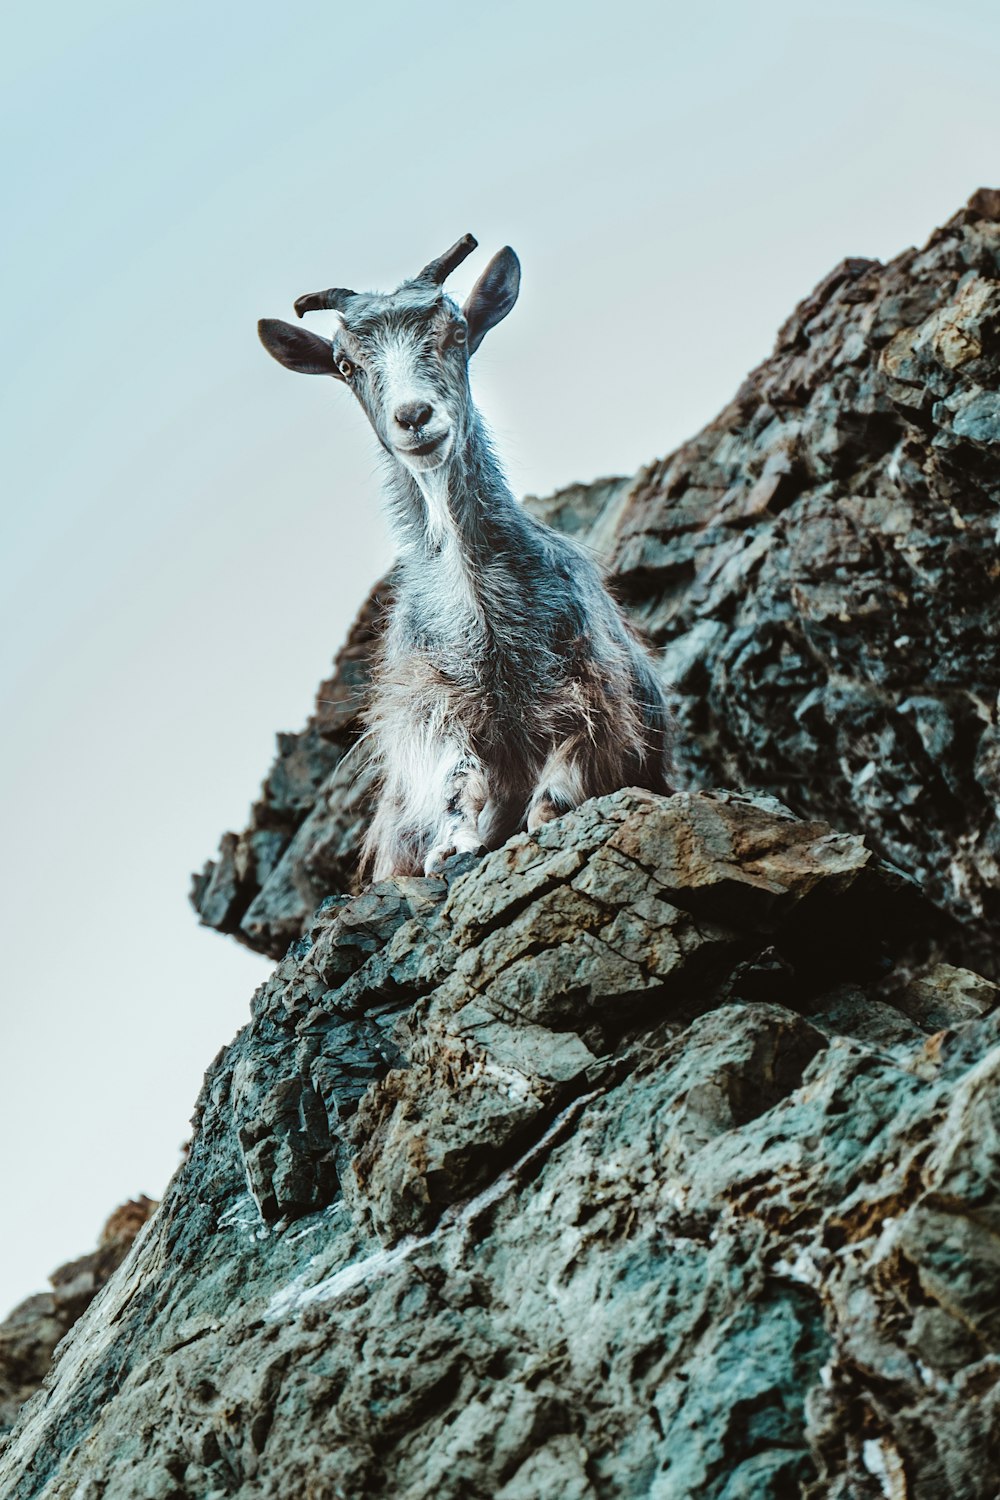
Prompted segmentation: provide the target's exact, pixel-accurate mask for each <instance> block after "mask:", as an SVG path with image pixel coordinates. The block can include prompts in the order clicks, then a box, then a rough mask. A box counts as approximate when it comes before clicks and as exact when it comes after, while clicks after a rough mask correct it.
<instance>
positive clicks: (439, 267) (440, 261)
mask: <svg viewBox="0 0 1000 1500" xmlns="http://www.w3.org/2000/svg"><path fill="white" fill-rule="evenodd" d="M478 243H479V241H478V240H476V239H473V237H472V235H471V234H463V235H462V238H461V239H460V240H456V241H455V243H454V244H453V245H452V247H451V249H450V250H446V251H445V252H444V254H443V255H439V256H438V258H437V260H432V261H431V262H430V263H429V264H428V265H426V266H424V269H423V270H422V271H421V273H420V275H419V276H417V277H416V278H415V279H416V280H417V281H429V282H430V283H431V284H432V286H440V285H441V283H442V282H443V281H444V279H445V277H446V276H450V275H451V273H452V271H454V269H455V267H456V266H460V265H461V264H462V262H463V260H465V258H466V256H469V255H471V254H472V252H473V250H475V248H476V246H477V245H478Z"/></svg>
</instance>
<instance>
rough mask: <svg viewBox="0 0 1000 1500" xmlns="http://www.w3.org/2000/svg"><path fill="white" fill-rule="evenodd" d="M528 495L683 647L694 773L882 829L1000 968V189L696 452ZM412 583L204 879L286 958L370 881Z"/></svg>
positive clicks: (702, 438)
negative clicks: (366, 726)
mask: <svg viewBox="0 0 1000 1500" xmlns="http://www.w3.org/2000/svg"><path fill="white" fill-rule="evenodd" d="M529 504H531V505H532V506H533V507H534V508H535V509H536V510H537V512H538V513H539V514H540V515H542V516H543V518H544V519H546V520H548V521H550V522H551V523H552V524H553V525H556V526H559V527H562V528H563V529H564V530H567V531H570V532H573V533H574V534H576V535H577V536H578V537H579V538H580V539H581V540H583V541H585V542H586V543H587V544H588V546H590V547H592V548H593V549H594V550H595V551H596V552H597V553H598V554H599V555H600V556H602V557H603V558H604V559H605V560H606V563H607V566H608V571H609V575H610V578H611V581H612V584H613V586H614V587H615V589H616V591H617V592H618V594H619V596H620V597H621V598H622V600H623V602H625V603H626V604H627V605H628V607H629V608H630V610H631V611H632V613H633V615H634V617H635V618H636V620H637V621H638V622H639V623H640V624H641V625H642V626H643V627H644V628H645V629H646V630H647V632H648V633H649V635H650V637H651V639H652V641H653V642H654V644H655V645H656V646H657V647H658V648H659V663H660V673H661V676H662V679H663V681H664V683H665V684H666V685H667V686H668V688H669V689H670V690H671V692H672V695H673V700H674V707H675V713H676V721H677V733H676V743H675V751H674V754H675V760H676V767H677V772H676V777H675V782H676V783H677V784H680V785H682V786H685V787H687V788H689V789H699V788H700V789H704V788H709V787H711V786H714V785H725V786H740V785H742V786H744V787H747V788H752V789H756V790H761V791H766V792H768V793H771V794H772V795H775V796H777V797H779V798H780V799H781V800H782V801H783V802H785V803H786V804H787V805H788V806H790V807H792V808H793V809H795V811H797V812H798V813H800V814H802V815H804V816H808V817H820V818H825V819H827V820H828V821H830V822H832V823H833V824H835V826H837V827H842V828H847V829H850V830H852V831H854V832H859V833H863V834H864V835H865V836H866V837H867V839H868V841H869V843H870V845H871V847H872V848H873V849H875V850H876V851H877V852H878V853H879V854H880V855H882V856H883V857H884V858H885V859H887V860H889V861H891V862H892V863H893V864H895V865H897V866H899V868H900V869H902V870H905V871H906V872H907V873H909V874H910V875H912V876H913V877H914V878H915V879H917V880H918V881H919V882H920V883H921V885H922V886H923V887H924V888H925V890H926V892H927V894H928V896H929V897H930V899H931V901H932V902H933V903H934V906H935V908H936V909H937V911H938V912H939V913H940V914H941V941H942V942H943V943H944V945H945V948H944V951H945V952H946V954H947V956H949V957H953V958H954V959H955V961H956V962H958V963H967V962H970V961H974V962H975V965H976V967H978V968H981V969H982V970H983V971H984V972H987V973H989V974H991V976H992V977H994V978H996V977H1000V940H998V936H997V934H998V932H1000V823H998V817H997V808H998V803H1000V729H998V720H997V706H998V693H1000V588H998V572H997V569H998V564H997V555H998V549H997V541H998V529H997V528H998V515H1000V512H998V506H1000V191H997V190H990V189H981V190H980V191H979V192H977V193H976V194H974V195H973V197H972V198H971V199H970V201H969V203H968V204H967V205H966V207H965V208H963V209H962V210H960V211H959V212H958V213H957V214H956V215H955V216H954V218H952V219H951V220H949V222H948V223H947V224H946V225H944V226H943V228H941V229H938V230H936V231H935V232H934V234H932V235H931V237H930V239H929V241H928V243H927V244H926V245H925V246H924V247H923V248H922V249H920V250H916V249H912V250H907V251H905V252H904V253H903V254H902V255H900V256H898V257H897V258H896V259H895V260H893V261H890V262H889V263H888V264H886V265H882V264H881V263H879V262H878V261H874V260H863V259H857V258H853V259H847V260H844V261H843V262H842V263H841V264H840V265H839V266H837V267H836V268H835V269H834V270H833V271H832V272H831V273H830V275H829V276H827V277H826V278H825V280H824V281H822V282H821V283H820V285H819V286H818V287H816V289H815V290H814V291H813V292H812V293H811V295H810V296H808V297H807V298H806V299H805V300H804V301H803V302H801V303H800V304H799V306H798V307H797V308H796V309H795V311H794V313H793V314H792V316H791V317H790V318H789V319H788V321H787V322H786V323H785V325H784V327H783V328H782V329H781V330H780V332H779V334H778V338H777V342H776V345H775V349H774V352H773V353H772V354H771V356H770V357H769V358H768V359H766V360H765V361H764V362H763V363H762V364H761V365H760V366H759V367H758V368H757V369H756V370H754V371H753V372H752V373H751V374H750V375H749V376H748V377H747V379H746V381H745V382H744V384H743V386H742V387H741V389H740V390H739V392H738V393H737V394H736V396H735V398H734V400H733V401H732V402H731V403H730V404H729V406H727V407H726V408H725V410H724V411H722V412H721V413H720V414H719V416H718V417H717V418H716V419H715V420H714V421H713V422H710V423H709V424H708V426H707V427H706V428H705V429H704V430H703V431H702V432H701V433H699V434H698V435H697V436H696V437H694V438H693V439H692V440H691V441H690V442H688V443H685V444H684V445H683V446H682V447H681V448H679V449H678V450H677V451H676V452H675V453H673V454H671V455H669V456H668V457H666V458H664V459H662V460H660V461H658V462H655V463H653V464H651V465H649V466H648V467H647V468H645V469H643V470H641V471H640V472H639V473H638V474H637V475H635V476H634V477H631V478H626V479H619V480H604V481H600V482H599V483H597V484H593V485H589V486H585V485H577V486H573V487H571V488H570V489H567V490H564V491H562V492H561V493H559V494H557V495H554V496H551V497H549V498H548V499H545V500H535V501H530V502H529ZM387 597H388V588H387V585H386V584H382V585H379V586H378V587H377V588H376V590H375V592H374V594H373V596H372V598H371V599H370V600H369V602H368V604H367V605H366V606H365V608H364V610H363V611H362V614H361V616H360V618H359V620H358V622H357V624H356V626H355V628H354V631H353V632H352V635H351V638H350V640H349V641H348V643H347V646H346V647H345V648H344V650H343V651H342V652H341V654H340V656H339V657H338V659H337V662H336V664H335V668H334V672H333V675H332V677H331V679H330V680H329V681H328V682H325V683H323V684H322V685H321V687H320V689H319V693H318V698H317V704H316V709H315V712H314V714H313V716H312V717H311V718H310V720H309V723H308V725H307V727H306V728H305V730H304V731H303V732H302V733H301V734H298V735H283V736H281V737H280V739H279V749H278V757H277V760H276V761H275V764H274V767H273V768H272V771H271V773H270V776H269V777H268V779H267V781H266V782H265V784H264V787H263V790H262V793H261V798H260V800H259V801H258V803H257V805H256V806H255V808H254V812H253V816H252V819H251V822H250V825H249V827H248V828H247V829H246V830H245V831H244V832H243V833H240V834H238V835H237V834H232V833H230V834H226V835H225V837H224V839H223V842H222V846H221V849H220V851H219V854H218V856H217V857H216V859H215V860H214V861H211V862H210V863H209V864H208V865H207V866H206V868H205V870H204V872H203V873H202V874H201V875H200V876H199V877H197V879H196V881H195V889H194V897H193V899H194V902H195V905H196V906H197V908H198V910H199V913H200V915H201V918H202V920H203V921H204V922H205V923H207V924H208V925H209V926H213V927H217V928H219V929H220V930H221V931H224V932H229V933H232V934H234V935H235V936H236V937H238V938H239V939H240V940H241V941H242V942H245V943H248V944H249V945H250V946H251V947H254V948H258V949H260V950H261V951H263V952H267V953H271V954H273V955H274V956H275V957H279V956H280V955H281V954H282V953H283V952H284V950H285V948H286V946H287V945H288V943H289V942H290V941H291V940H293V939H294V938H296V937H298V936H300V935H301V933H302V932H303V931H304V930H305V927H306V925H307V924H308V922H309V921H310V919H311V916H312V912H313V910H314V909H315V907H316V905H317V903H318V902H319V901H320V900H321V899H322V898H323V897H324V896H325V895H327V894H329V892H330V891H333V890H342V891H344V890H347V889H349V888H350V882H351V879H352V876H353V870H354V856H355V854H356V851H357V846H358V842H359V839H360V835H361V831H362V829H363V826H364V817H365V810H366V799H367V797H368V795H369V792H370V788H369V785H368V783H367V780H366V778H365V775H364V774H363V772H362V773H361V774H360V775H359V774H358V771H359V757H358V756H357V754H356V753H352V747H353V746H354V744H355V742H356V738H357V734H358V710H359V708H360V705H361V703H362V700H363V695H364V686H365V682H366V680H367V671H368V660H369V657H370V653H371V650H372V647H373V645H374V642H375V640H376V637H377V634H378V630H379V619H380V607H381V604H382V603H384V602H385V600H386V599H387Z"/></svg>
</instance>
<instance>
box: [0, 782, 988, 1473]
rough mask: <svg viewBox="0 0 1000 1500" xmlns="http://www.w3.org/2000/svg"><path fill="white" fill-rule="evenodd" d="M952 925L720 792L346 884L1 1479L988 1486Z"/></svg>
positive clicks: (961, 987) (978, 1257) (984, 1305)
mask: <svg viewBox="0 0 1000 1500" xmlns="http://www.w3.org/2000/svg"><path fill="white" fill-rule="evenodd" d="M925 924H926V910H925V909H924V907H923V906H922V903H921V900H920V898H919V896H918V895H917V894H916V892H915V891H914V889H913V887H912V886H910V885H909V883H908V882H906V881H904V880H903V879H901V878H900V877H899V876H898V875H897V874H896V873H894V872H892V871H890V870H887V869H886V868H885V867H884V866H882V865H880V864H879V863H878V862H877V861H876V860H875V859H874V858H873V856H872V855H871V854H870V852H869V851H868V850H867V849H866V848H865V846H864V844H863V843H862V841H861V840H860V839H859V838H857V837H856V836H853V835H850V834H842V833H836V832H833V831H832V830H831V829H830V828H829V827H828V826H827V825H825V824H822V823H819V822H804V821H801V820H799V819H796V818H795V817H793V816H792V815H790V814H789V813H788V812H787V811H785V810H784V809H782V808H781V807H780V805H778V804H776V803H774V802H773V801H771V800H769V799H767V798H759V797H758V798H752V797H747V796H741V795H736V794H726V793H719V794H703V793H698V794H688V793H679V794H677V795H675V796H673V797H671V798H658V797H655V796H654V795H652V794H650V793H645V792H636V791H631V792H630V791H626V792H622V793H618V794H616V795H615V796H614V797H609V798H603V799H600V800H598V801H594V802H591V803H588V804H586V805H585V806H584V807H582V808H580V809H578V810H577V811H576V812H575V813H572V814H569V815H567V816H566V817H564V818H562V819H559V820H558V821H556V822H554V823H551V824H549V825H547V826H546V827H545V828H544V829H542V830H540V831H539V833H537V834H535V835H533V836H531V837H528V836H527V835H520V836H518V837H517V838H515V839H513V840H512V841H511V842H510V843H509V844H508V845H507V846H505V847H504V848H503V849H501V850H498V851H496V852H495V853H493V854H491V855H489V856H487V857H486V858H485V859H483V860H482V861H480V862H479V863H478V864H470V862H469V860H468V857H465V862H464V863H463V861H461V860H459V861H457V862H455V863H454V864H453V866H452V869H451V871H450V872H448V873H447V874H446V876H445V877H444V878H436V879H409V880H401V881H389V882H385V883H383V884H381V885H378V886H374V887H372V888H371V889H370V890H368V891H366V892H365V893H364V894H362V895H360V896H357V897H353V898H339V897H335V898H333V899H331V900H330V901H328V902H327V903H325V905H324V907H323V908H321V910H320V911H319V912H318V913H317V914H316V915H315V916H314V918H313V919H312V921H311V922H310V923H309V925H308V930H307V932H306V933H305V935H304V936H303V938H302V939H301V940H300V941H299V942H298V943H297V944H296V945H295V946H294V947H293V948H292V949H291V950H290V952H289V953H288V955H287V956H286V957H285V958H284V959H283V961H282V962H281V963H280V964H279V965H278V967H277V968H276V970H275V973H274V975H273V976H272V978H271V979H269V980H268V981H267V983H266V984H264V985H263V986H262V987H261V989H260V990H259V991H258V992H257V994H256V996H255V997H254V1002H253V1018H252V1020H251V1021H250V1023H249V1024H248V1025H247V1027H246V1028H245V1029H244V1031H243V1032H242V1033H241V1034H240V1035H239V1036H238V1037H237V1038H236V1040H235V1042H234V1043H233V1044H232V1046H231V1047H229V1048H227V1049H226V1050H225V1051H224V1052H223V1053H221V1054H220V1056H219V1057H218V1058H217V1059H216V1061H215V1063H214V1064H213V1065H212V1067H211V1069H210V1070H209V1073H208V1076H207V1077H206V1080H205V1086H204V1090H203V1092H202V1096H201V1099H200V1101H199V1106H198V1114H197V1117H196V1121H195V1133H194V1138H193V1141H192V1145H191V1150H190V1154H189V1157H188V1160H187V1161H186V1163H185V1164H184V1166H183V1167H182V1168H181V1169H180V1171H179V1172H178V1174H177V1176H176V1177H175V1179H174V1181H173V1183H172V1184H171V1186H170V1188H169V1189H168V1192H167V1194H166V1197H165V1200H164V1202H163V1204H162V1206H161V1208H160V1210H159V1212H158V1213H157V1215H156V1217H155V1218H154V1219H153V1221H152V1223H151V1224H150V1226H149V1227H148V1229H147V1230H146V1232H145V1234H144V1235H143V1236H142V1238H141V1239H140V1240H139V1241H138V1242H137V1244H136V1246H135V1248H134V1249H133V1251H132V1253H131V1255H130V1257H129V1259H128V1260H127V1262H126V1263H125V1264H124V1265H123V1266H122V1267H121V1269H120V1270H119V1272H118V1273H117V1275H116V1276H115V1277H114V1278H113V1280H112V1281H111V1283H110V1284H109V1286H108V1287H107V1288H106V1289H105V1291H104V1293H103V1294H102V1296H101V1297H100V1299H99V1300H98V1301H97V1302H96V1303H95V1304H94V1305H93V1306H92V1307H91V1308H90V1310H89V1311H88V1312H87V1313H85V1314H84V1316H83V1317H82V1318H81V1320H80V1321H79V1323H78V1324H77V1325H76V1327H75V1329H74V1330H73V1332H72V1334H71V1335H70V1337H69V1338H68V1339H67V1340H66V1342H65V1343H64V1344H63V1346H62V1348H61V1350H60V1353H59V1356H58V1358H57V1361H56V1365H55V1369H54V1371H53V1375H52V1377H51V1378H50V1382H49V1384H48V1386H47V1388H46V1389H45V1390H44V1391H43V1392H41V1393H40V1394H39V1395H38V1396H36V1397H35V1398H34V1399H33V1400H32V1401H30V1402H29V1403H28V1404H27V1406H26V1407H25V1408H24V1410H23V1413H22V1416H21V1419H20V1424H19V1426H18V1427H17V1428H16V1429H15V1432H14V1434H13V1435H12V1437H11V1439H10V1442H9V1445H8V1447H7V1449H6V1451H5V1453H4V1454H3V1455H2V1456H0V1493H2V1494H3V1495H4V1496H5V1497H7V1496H16V1497H18V1500H27V1497H36V1496H39V1497H41V1496H44V1497H46V1500H57V1497H58V1500H63V1497H65V1500H69V1497H71V1496H72V1497H75V1500H125V1497H133V1496H134V1497H139V1496H141V1497H148V1496H157V1497H163V1500H168V1497H172V1500H203V1497H206V1496H220V1497H221V1496H226V1495H239V1496H247V1497H249V1496H260V1497H273V1500H279V1497H282V1500H284V1497H288V1496H298V1495H302V1496H309V1497H312V1500H334V1497H341V1496H350V1497H368V1496H372V1497H374V1496H382V1495H394V1496H405V1497H414V1500H416V1497H428V1500H430V1497H432V1496H433V1497H436V1500H449V1497H454V1500H469V1497H477V1496H478V1497H483V1500H486V1497H494V1496H499V1497H503V1500H566V1497H580V1500H585V1497H619V1496H651V1497H656V1500H668V1497H669V1500H674V1497H676V1500H689V1497H691V1496H694V1495H697V1496H706V1497H720V1500H722V1497H727V1500H734V1497H736V1496H747V1497H750V1496H753V1497H754V1500H767V1497H775V1500H778V1497H783V1496H789V1495H803V1496H807V1497H814V1500H819V1497H827V1496H835V1497H841V1500H848V1497H851V1500H853V1497H856V1496H881V1495H886V1494H888V1495H904V1494H905V1495H907V1496H913V1497H920V1500H923V1497H927V1500H932V1497H933V1500H938V1497H940V1496H942V1495H946V1494H947V1495H949V1496H952V1495H953V1496H961V1497H982V1500H987V1497H988V1496H991V1495H992V1494H993V1492H994V1488H995V1484H994V1480H995V1472H996V1469H995V1462H996V1457H997V1451H996V1449H997V1438H998V1411H997V1399H996V1395H997V1385H996V1382H997V1376H998V1373H1000V1360H998V1357H997V1356H998V1348H1000V1322H998V1318H997V1311H996V1309H997V1306H998V1296H997V1293H998V1291H1000V1260H998V1258H997V1255H996V1248H995V1247H996V1245H997V1243H998V1238H997V1235H998V1230H1000V1220H998V1218H997V1209H996V1198H995V1188H994V1186H993V1184H994V1183H995V1174H996V1171H997V1169H998V1167H1000V1160H998V1158H1000V1145H998V1141H1000V1133H998V1131H997V1121H996V1109H997V1103H996V1101H997V1098H998V1097H1000V1095H998V1091H997V1087H996V1085H997V1079H996V1077H995V1076H994V1075H995V1074H996V1072H997V1069H998V1068H1000V1035H998V1030H997V1011H996V1009H995V1000H996V991H995V990H994V988H993V986H992V985H990V984H989V983H987V982H986V981H985V980H982V979H979V978H977V977H976V976H975V975H973V974H970V973H968V972H967V971H964V970H961V969H957V968H953V967H949V966H947V965H944V964H934V965H931V966H929V967H925V968H924V969H922V970H920V971H917V972H915V971H913V970H912V969H911V968H910V967H909V966H908V965H906V966H902V967H901V966H899V965H898V964H896V963H895V960H894V956H895V954H896V953H898V952H900V951H904V950H905V951H906V952H907V953H911V952H912V950H913V947H914V934H915V933H917V932H919V931H920V930H921V928H923V927H924V926H925ZM904 1473H905V1488H904V1487H903V1479H902V1478H901V1477H899V1476H902V1475H903V1474H904Z"/></svg>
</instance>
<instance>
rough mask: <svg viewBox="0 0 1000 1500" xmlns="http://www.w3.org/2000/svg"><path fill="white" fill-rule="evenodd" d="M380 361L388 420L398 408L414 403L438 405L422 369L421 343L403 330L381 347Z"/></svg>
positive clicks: (434, 393)
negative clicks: (409, 336)
mask: <svg viewBox="0 0 1000 1500" xmlns="http://www.w3.org/2000/svg"><path fill="white" fill-rule="evenodd" d="M378 363H379V370H380V374H381V376H382V388H383V391H384V398H383V399H384V401H385V414H386V421H387V422H389V423H391V421H392V417H393V413H394V412H395V411H396V409H397V407H400V406H407V405H409V404H410V403H411V402H414V401H423V402H426V403H427V405H428V406H436V405H437V404H438V399H437V392H436V391H435V390H434V389H433V387H432V386H431V385H430V384H429V382H428V380H427V377H426V375H424V373H423V371H422V370H421V368H420V345H419V344H418V343H417V342H416V341H415V340H414V339H412V338H408V337H407V335H406V334H403V333H398V334H395V335H393V336H392V337H391V338H387V339H385V340H384V341H383V342H382V344H381V345H380V348H379V355H378Z"/></svg>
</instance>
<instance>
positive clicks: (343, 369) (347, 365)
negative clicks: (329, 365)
mask: <svg viewBox="0 0 1000 1500" xmlns="http://www.w3.org/2000/svg"><path fill="white" fill-rule="evenodd" d="M337 369H338V370H339V371H340V373H341V375H343V377H344V379H345V380H350V378H351V376H352V375H353V374H354V366H353V365H352V364H351V361H350V360H349V359H338V360H337Z"/></svg>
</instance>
